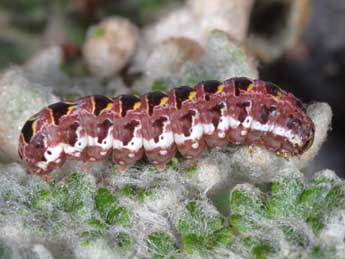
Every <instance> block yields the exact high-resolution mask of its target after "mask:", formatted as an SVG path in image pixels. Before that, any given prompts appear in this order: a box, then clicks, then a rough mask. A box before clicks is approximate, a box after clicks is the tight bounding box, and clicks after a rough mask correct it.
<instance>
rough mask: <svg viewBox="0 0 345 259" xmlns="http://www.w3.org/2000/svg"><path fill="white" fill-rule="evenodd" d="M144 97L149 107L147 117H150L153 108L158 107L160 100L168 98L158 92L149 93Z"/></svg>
mask: <svg viewBox="0 0 345 259" xmlns="http://www.w3.org/2000/svg"><path fill="white" fill-rule="evenodd" d="M146 96H147V102H148V105H149V115H152V113H153V108H154V107H155V106H157V105H160V103H161V100H162V98H164V97H168V96H167V95H166V94H165V93H163V92H160V91H157V92H150V93H148V94H147V95H146Z"/></svg>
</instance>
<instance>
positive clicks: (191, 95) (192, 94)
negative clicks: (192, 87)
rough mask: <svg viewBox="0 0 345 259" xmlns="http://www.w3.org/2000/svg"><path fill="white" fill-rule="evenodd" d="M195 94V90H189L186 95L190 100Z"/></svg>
mask: <svg viewBox="0 0 345 259" xmlns="http://www.w3.org/2000/svg"><path fill="white" fill-rule="evenodd" d="M195 96H196V91H191V92H190V93H189V95H188V99H189V100H192V99H193V98H194V97H195Z"/></svg>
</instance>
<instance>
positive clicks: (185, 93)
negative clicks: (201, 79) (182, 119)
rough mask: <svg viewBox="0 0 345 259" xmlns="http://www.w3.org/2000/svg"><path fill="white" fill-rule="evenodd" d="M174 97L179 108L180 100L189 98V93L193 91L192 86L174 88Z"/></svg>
mask: <svg viewBox="0 0 345 259" xmlns="http://www.w3.org/2000/svg"><path fill="white" fill-rule="evenodd" d="M174 91H175V98H176V107H177V109H181V107H182V102H183V101H185V100H188V99H189V94H190V92H191V91H194V89H193V88H191V87H189V86H181V87H177V88H175V89H174Z"/></svg>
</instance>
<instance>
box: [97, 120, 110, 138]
mask: <svg viewBox="0 0 345 259" xmlns="http://www.w3.org/2000/svg"><path fill="white" fill-rule="evenodd" d="M112 125H113V123H112V122H111V121H110V120H104V121H103V122H102V123H99V124H97V128H96V134H97V137H98V143H102V141H103V139H105V138H106V137H107V134H108V130H109V128H110V127H111V126H112Z"/></svg>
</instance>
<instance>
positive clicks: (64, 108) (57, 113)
mask: <svg viewBox="0 0 345 259" xmlns="http://www.w3.org/2000/svg"><path fill="white" fill-rule="evenodd" d="M71 106H72V105H71V104H69V103H65V102H58V103H54V104H52V105H49V106H48V109H50V110H51V111H52V115H53V122H54V124H55V125H59V123H60V122H59V120H60V118H61V117H62V116H64V115H66V114H67V113H68V108H70V107H71Z"/></svg>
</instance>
